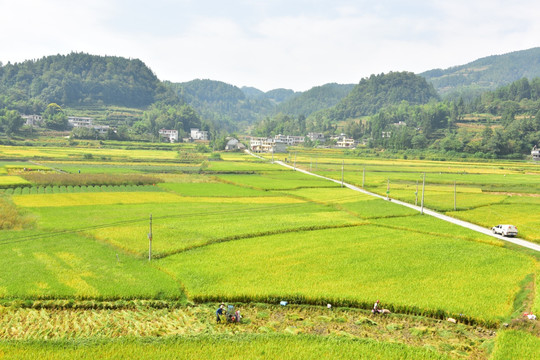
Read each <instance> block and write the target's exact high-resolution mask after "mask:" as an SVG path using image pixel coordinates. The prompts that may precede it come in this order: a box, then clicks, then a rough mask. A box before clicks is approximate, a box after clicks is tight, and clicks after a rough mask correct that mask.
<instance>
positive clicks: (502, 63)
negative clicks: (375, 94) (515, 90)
mask: <svg viewBox="0 0 540 360" xmlns="http://www.w3.org/2000/svg"><path fill="white" fill-rule="evenodd" d="M419 75H420V76H423V77H425V78H426V79H427V80H428V81H429V82H431V83H432V84H433V86H434V87H435V89H437V91H439V93H441V94H449V93H452V92H458V93H460V92H462V93H465V94H468V93H469V94H470V93H471V92H473V93H474V94H479V93H480V92H482V91H485V90H493V89H496V88H497V87H499V86H502V85H507V84H510V83H511V82H513V81H516V80H519V79H521V78H528V79H529V80H530V79H532V78H534V77H537V76H540V47H537V48H532V49H528V50H521V51H515V52H511V53H508V54H504V55H493V56H488V57H484V58H481V59H478V60H475V61H473V62H470V63H468V64H465V65H459V66H453V67H451V68H448V69H445V70H442V69H434V70H430V71H426V72H423V73H421V74H419Z"/></svg>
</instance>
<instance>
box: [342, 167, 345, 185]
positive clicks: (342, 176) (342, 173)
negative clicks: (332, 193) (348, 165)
mask: <svg viewBox="0 0 540 360" xmlns="http://www.w3.org/2000/svg"><path fill="white" fill-rule="evenodd" d="M344 166H345V160H341V187H343V167H344Z"/></svg>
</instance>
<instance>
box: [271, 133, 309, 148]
mask: <svg viewBox="0 0 540 360" xmlns="http://www.w3.org/2000/svg"><path fill="white" fill-rule="evenodd" d="M274 139H275V140H276V142H282V143H284V144H286V145H289V146H294V145H298V144H302V143H304V140H305V138H304V137H303V136H293V135H281V134H279V135H276V136H275V137H274Z"/></svg>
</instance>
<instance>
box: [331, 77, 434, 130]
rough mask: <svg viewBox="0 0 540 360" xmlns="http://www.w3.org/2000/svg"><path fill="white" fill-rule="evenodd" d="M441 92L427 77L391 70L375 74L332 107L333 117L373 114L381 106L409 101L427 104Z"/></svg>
mask: <svg viewBox="0 0 540 360" xmlns="http://www.w3.org/2000/svg"><path fill="white" fill-rule="evenodd" d="M432 99H439V95H438V94H437V92H436V91H435V89H434V88H433V86H432V85H431V84H428V82H427V81H426V79H424V78H423V77H420V76H417V75H415V74H413V73H411V72H390V73H388V74H380V75H371V76H370V77H369V78H364V79H362V80H360V83H359V84H358V85H356V86H355V87H354V89H352V90H351V92H350V93H349V94H348V95H347V96H346V97H345V98H344V99H343V100H341V101H340V102H339V103H338V104H337V105H336V106H335V107H334V108H333V109H331V110H330V118H331V119H332V120H337V121H340V120H346V119H352V118H358V117H361V116H365V115H373V114H375V113H377V112H378V111H379V110H380V109H381V108H383V107H385V106H388V105H392V104H399V103H400V102H402V101H406V102H408V103H409V104H411V105H418V104H425V103H427V102H429V101H430V100H432Z"/></svg>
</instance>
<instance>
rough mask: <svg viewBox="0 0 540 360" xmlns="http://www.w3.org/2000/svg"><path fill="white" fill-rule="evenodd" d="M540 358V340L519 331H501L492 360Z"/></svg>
mask: <svg viewBox="0 0 540 360" xmlns="http://www.w3.org/2000/svg"><path fill="white" fill-rule="evenodd" d="M538 358H540V339H539V338H538V337H536V336H534V335H532V334H530V333H527V332H525V331H518V330H506V331H500V332H499V334H498V335H497V341H496V343H495V349H494V351H493V354H492V356H491V358H490V359H492V360H506V359H512V360H530V359H538Z"/></svg>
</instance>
